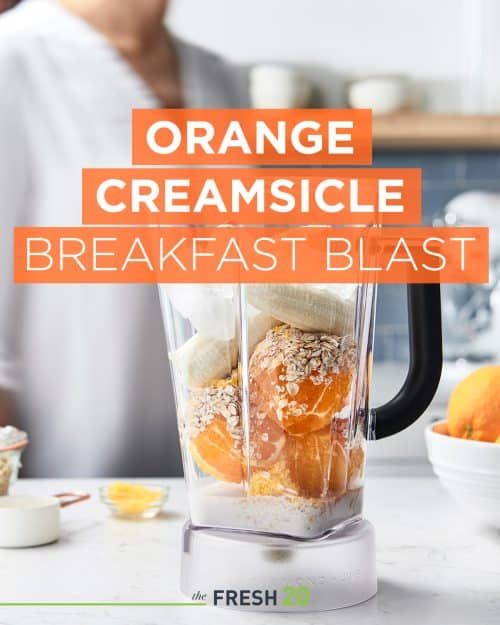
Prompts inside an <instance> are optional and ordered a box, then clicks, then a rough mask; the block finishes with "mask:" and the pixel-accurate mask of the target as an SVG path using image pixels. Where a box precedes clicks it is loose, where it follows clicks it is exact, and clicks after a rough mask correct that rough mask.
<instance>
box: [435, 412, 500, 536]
mask: <svg viewBox="0 0 500 625" xmlns="http://www.w3.org/2000/svg"><path fill="white" fill-rule="evenodd" d="M436 426H441V427H445V426H446V421H439V422H437V423H432V424H431V425H429V426H427V428H426V430H425V440H426V443H427V453H428V455H429V460H430V462H431V464H432V467H433V469H434V473H435V474H436V475H437V476H438V478H439V480H440V482H441V484H442V485H443V486H444V488H445V489H446V490H447V491H448V492H449V493H450V495H451V496H452V497H453V499H454V500H455V501H456V502H457V503H458V504H459V506H460V507H461V508H462V509H463V511H464V512H465V513H466V514H467V515H468V516H470V517H471V518H472V519H474V520H475V521H477V522H479V523H480V524H482V525H488V526H490V527H495V528H498V529H500V445H499V444H497V443H484V442H481V441H472V440H467V439H463V438H455V437H453V436H448V435H447V434H444V433H440V432H436V431H435V427H436Z"/></svg>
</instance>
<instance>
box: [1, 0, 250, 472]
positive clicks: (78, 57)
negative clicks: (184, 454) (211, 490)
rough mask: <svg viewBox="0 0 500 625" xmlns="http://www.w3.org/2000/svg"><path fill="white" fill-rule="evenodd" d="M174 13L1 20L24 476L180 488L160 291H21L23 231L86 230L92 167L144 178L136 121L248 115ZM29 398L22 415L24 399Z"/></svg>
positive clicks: (235, 90)
mask: <svg viewBox="0 0 500 625" xmlns="http://www.w3.org/2000/svg"><path fill="white" fill-rule="evenodd" d="M166 5H167V0H141V1H140V2H138V1H137V0H60V1H59V2H57V1H56V0H25V1H24V2H21V3H20V4H19V5H18V6H17V7H16V8H14V9H13V10H11V11H9V12H7V13H5V14H4V15H2V16H1V17H0V93H2V98H1V100H0V190H1V192H0V238H1V241H2V245H1V246H0V389H3V391H2V399H1V400H0V424H1V423H2V421H3V422H4V423H5V422H11V421H13V419H14V418H16V419H17V423H18V425H19V426H20V427H22V428H24V429H26V430H27V431H28V432H29V435H30V438H31V441H32V442H31V444H30V447H29V448H28V451H27V452H26V456H25V469H26V470H25V473H24V475H32V476H66V475H67V476H92V475H94V476H108V475H109V476H111V475H165V474H177V473H179V472H180V463H179V458H178V451H177V449H178V443H177V431H176V424H175V412H174V405H173V398H172V392H171V387H170V376H169V368H168V362H167V352H166V347H165V342H164V336H163V327H162V322H161V317H160V308H159V302H158V296H157V293H156V288H155V287H154V286H148V285H26V286H21V285H19V286H14V285H13V284H12V279H11V276H12V267H11V264H12V263H11V258H12V241H11V239H12V228H13V227H14V226H15V225H23V224H26V225H33V226H49V225H55V226H64V225H68V226H71V225H79V224H80V223H81V205H80V175H81V169H82V167H127V166H130V162H131V161H130V158H131V157H130V112H131V109H132V108H154V107H179V106H186V107H189V108H203V107H206V108H217V107H240V106H246V105H247V101H246V100H247V96H246V80H245V77H244V75H243V73H242V72H240V71H237V70H236V69H235V68H233V67H231V66H230V65H228V64H226V63H224V62H223V61H221V60H220V59H219V58H217V57H215V56H214V55H211V54H208V53H206V52H205V51H203V50H201V49H199V48H196V47H193V46H190V45H187V44H185V43H182V42H180V41H178V40H176V39H175V38H173V37H172V36H171V35H170V34H169V32H168V31H167V30H166V28H165V26H164V25H163V18H164V13H165V10H166ZM13 389H18V393H17V394H16V395H15V397H16V399H15V402H14V407H13V408H9V406H10V405H11V404H10V402H9V398H10V397H12V396H13V393H12V391H13Z"/></svg>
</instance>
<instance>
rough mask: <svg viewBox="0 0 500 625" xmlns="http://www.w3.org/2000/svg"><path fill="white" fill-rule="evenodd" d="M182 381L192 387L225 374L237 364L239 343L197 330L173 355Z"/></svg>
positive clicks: (205, 383)
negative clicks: (216, 337) (222, 339)
mask: <svg viewBox="0 0 500 625" xmlns="http://www.w3.org/2000/svg"><path fill="white" fill-rule="evenodd" d="M170 358H171V360H172V363H173V365H174V367H175V368H176V370H177V373H178V374H179V376H180V378H181V380H182V382H183V383H184V385H185V386H187V387H188V388H190V389H195V388H200V387H201V386H207V385H208V384H210V382H212V381H213V380H216V379H220V378H225V377H226V376H227V375H229V373H231V371H232V370H233V369H234V367H235V366H236V362H237V360H238V344H237V342H236V341H235V340H234V339H231V340H230V341H221V340H220V339H214V338H213V337H211V336H207V335H206V334H200V333H197V334H195V335H194V336H193V337H191V338H190V339H189V341H186V343H184V345H183V346H182V347H180V348H179V349H178V350H176V351H175V352H173V353H172V354H171V355H170Z"/></svg>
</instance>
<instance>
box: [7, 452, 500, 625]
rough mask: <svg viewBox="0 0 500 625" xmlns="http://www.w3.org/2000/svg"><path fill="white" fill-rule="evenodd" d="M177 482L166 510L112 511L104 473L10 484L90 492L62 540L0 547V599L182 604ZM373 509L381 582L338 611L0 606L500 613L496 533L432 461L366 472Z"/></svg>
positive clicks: (318, 622) (116, 609) (165, 611)
mask: <svg viewBox="0 0 500 625" xmlns="http://www.w3.org/2000/svg"><path fill="white" fill-rule="evenodd" d="M162 482H167V483H168V484H170V486H171V492H170V498H169V501H168V503H167V505H166V509H165V512H164V513H163V514H162V516H161V517H160V518H158V519H156V520H154V521H149V522H133V521H123V520H116V519H112V518H110V517H109V515H108V512H107V510H106V508H105V507H104V506H103V505H102V504H101V503H100V501H99V495H98V489H99V486H101V485H102V484H103V483H105V481H104V480H71V481H68V480H21V481H20V482H19V483H18V484H17V485H16V486H15V487H14V489H13V490H12V494H14V493H16V494H23V493H29V494H51V493H55V492H58V491H62V490H66V489H71V490H75V489H81V490H88V491H90V492H91V494H92V499H91V500H90V501H88V502H84V503H81V504H78V505H75V506H73V507H69V508H65V509H64V510H62V533H61V539H60V540H59V542H58V543H55V544H52V545H48V546H45V547H39V548H36V549H20V550H5V549H4V550H0V602H4V603H5V602H8V603H27V602H30V603H44V602H55V603H66V604H68V603H74V604H81V603H88V602H92V603H93V602H100V603H101V602H102V603H107V602H127V603H129V602H132V603H135V602H137V603H142V602H154V603H157V602H161V603H163V602H178V601H185V598H184V597H183V596H182V595H181V594H180V592H179V589H178V576H179V561H180V536H181V527H182V525H183V523H184V520H185V518H186V492H185V487H184V484H183V481H182V480H180V479H169V480H162ZM365 516H366V518H368V519H369V520H370V521H371V522H372V523H373V524H374V526H375V529H376V533H377V567H378V578H379V592H378V595H377V596H376V597H374V598H373V599H371V600H370V601H368V602H366V603H364V604H362V605H360V606H356V607H353V608H347V609H343V610H339V611H336V612H334V613H332V612H327V613H320V614H263V613H247V612H245V613H243V612H240V613H238V614H237V615H236V613H235V612H233V611H229V610H221V609H215V608H210V607H142V606H122V607H120V606H109V607H102V606H95V607H88V606H87V607H82V606H81V605H72V606H71V605H69V606H68V605H66V606H60V607H40V606H12V607H0V625H45V624H50V625H68V624H69V623H71V625H89V624H97V625H113V624H115V623H116V624H117V625H118V624H119V625H122V624H123V623H127V625H164V624H165V623H169V625H170V624H173V625H197V624H198V623H199V624H200V625H202V624H203V625H210V624H212V623H214V624H215V623H216V624H217V625H229V624H231V625H233V624H234V623H235V622H238V624H243V625H244V624H246V623H248V624H252V625H273V624H275V623H276V624H277V623H282V622H283V623H284V622H286V623H289V624H290V623H297V624H299V623H300V624H301V625H322V624H324V623H325V624H326V623H335V624H336V625H447V624H449V625H470V624H472V623H474V625H493V624H498V623H500V533H494V532H493V531H487V530H480V529H478V528H475V527H473V526H471V525H468V522H467V521H466V520H465V519H463V518H462V516H461V514H460V513H459V511H458V509H457V508H456V507H455V504H454V503H453V502H452V500H451V499H450V498H449V497H448V495H447V494H446V493H445V492H444V491H443V490H442V488H441V487H440V485H439V482H438V481H437V479H436V478H434V477H433V476H431V475H430V473H429V472H428V470H425V469H423V470H421V471H419V470H415V467H414V466H411V465H404V464H402V465H393V466H391V467H389V468H388V469H387V470H385V471H377V470H373V471H372V472H371V475H370V476H369V478H368V480H367V487H366V506H365Z"/></svg>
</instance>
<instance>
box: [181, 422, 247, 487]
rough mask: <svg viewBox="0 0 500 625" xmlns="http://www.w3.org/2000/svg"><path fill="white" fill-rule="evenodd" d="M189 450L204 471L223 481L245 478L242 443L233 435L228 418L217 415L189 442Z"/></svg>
mask: <svg viewBox="0 0 500 625" xmlns="http://www.w3.org/2000/svg"><path fill="white" fill-rule="evenodd" d="M189 450H190V452H191V455H192V456H193V458H194V460H195V461H196V464H197V465H198V466H199V467H200V469H201V470H202V471H204V472H205V473H208V474H209V475H211V476H212V477H215V478H217V479H218V480H222V481H223V482H241V480H242V479H243V468H242V463H241V460H242V454H241V443H240V444H238V442H237V441H236V440H235V439H234V438H233V437H232V436H231V434H230V433H229V430H228V428H227V426H226V420H225V419H224V418H223V417H221V416H216V417H215V418H214V419H213V420H212V421H211V423H209V424H208V425H207V427H206V428H205V429H204V430H203V431H202V432H200V433H199V434H198V435H197V436H196V437H195V438H193V439H192V440H191V441H190V443H189Z"/></svg>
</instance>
